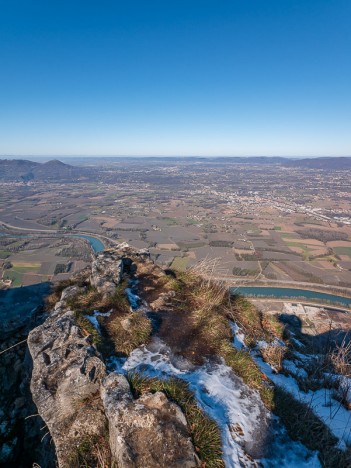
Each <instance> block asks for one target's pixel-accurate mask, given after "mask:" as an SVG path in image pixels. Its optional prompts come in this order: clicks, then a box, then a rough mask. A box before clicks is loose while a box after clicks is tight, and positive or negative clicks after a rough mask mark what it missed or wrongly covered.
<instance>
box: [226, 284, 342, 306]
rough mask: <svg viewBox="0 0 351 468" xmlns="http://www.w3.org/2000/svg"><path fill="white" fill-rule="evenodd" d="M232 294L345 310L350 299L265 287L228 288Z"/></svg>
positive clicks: (305, 291) (315, 292) (321, 293)
mask: <svg viewBox="0 0 351 468" xmlns="http://www.w3.org/2000/svg"><path fill="white" fill-rule="evenodd" d="M230 291H231V292H232V293H233V294H242V295H243V296H247V297H252V298H261V297H262V298H275V299H280V300H282V299H286V300H290V301H299V300H301V299H302V300H307V301H312V303H315V302H318V303H323V304H328V305H333V304H336V305H342V306H344V307H346V308H351V298H350V297H345V296H339V295H335V294H329V293H325V292H318V291H314V290H308V289H297V288H280V287H267V286H238V287H236V288H230Z"/></svg>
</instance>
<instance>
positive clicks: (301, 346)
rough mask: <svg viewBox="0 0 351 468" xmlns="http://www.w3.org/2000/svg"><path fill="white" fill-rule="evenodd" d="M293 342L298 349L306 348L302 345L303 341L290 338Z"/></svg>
mask: <svg viewBox="0 0 351 468" xmlns="http://www.w3.org/2000/svg"><path fill="white" fill-rule="evenodd" d="M290 340H291V341H293V343H294V344H295V345H296V346H297V347H298V348H304V347H305V345H304V344H303V343H301V341H299V340H297V339H296V338H290Z"/></svg>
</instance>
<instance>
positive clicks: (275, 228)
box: [273, 226, 282, 231]
mask: <svg viewBox="0 0 351 468" xmlns="http://www.w3.org/2000/svg"><path fill="white" fill-rule="evenodd" d="M273 230H274V231H281V230H282V227H281V226H274V228H273Z"/></svg>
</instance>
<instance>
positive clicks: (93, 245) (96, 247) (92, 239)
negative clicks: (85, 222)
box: [0, 232, 105, 253]
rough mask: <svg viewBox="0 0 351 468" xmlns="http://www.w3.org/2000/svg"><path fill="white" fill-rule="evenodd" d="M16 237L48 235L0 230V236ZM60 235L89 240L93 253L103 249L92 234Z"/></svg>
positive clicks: (99, 241)
mask: <svg viewBox="0 0 351 468" xmlns="http://www.w3.org/2000/svg"><path fill="white" fill-rule="evenodd" d="M53 234H54V235H55V236H57V237H60V235H59V234H57V233H55V232H53ZM7 236H8V237H16V238H18V239H26V238H30V237H32V238H40V237H48V236H45V235H40V234H10V233H8V232H0V237H7ZM62 237H79V238H80V239H85V240H87V241H88V242H89V244H90V245H91V248H92V249H93V251H94V252H95V253H98V252H102V251H103V250H105V246H104V244H103V243H102V242H101V240H100V239H98V238H97V237H93V236H86V235H84V234H62Z"/></svg>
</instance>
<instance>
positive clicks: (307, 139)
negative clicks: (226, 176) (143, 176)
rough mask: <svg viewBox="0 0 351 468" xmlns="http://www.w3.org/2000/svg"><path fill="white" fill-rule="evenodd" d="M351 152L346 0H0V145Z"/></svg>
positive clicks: (10, 151)
mask: <svg viewBox="0 0 351 468" xmlns="http://www.w3.org/2000/svg"><path fill="white" fill-rule="evenodd" d="M99 154H102V155H293V156H295V155H296V156H318V155H351V1H350V0H231V1H226V0H223V1H220V0H217V1H208V0H201V1H200V0H199V1H197V0H196V1H194V0H167V1H165V0H163V1H154V0H148V1H147V0H124V1H118V0H114V1H106V0H100V1H96V0H94V1H92V0H84V1H79V0H74V1H73V0H70V1H66V0H61V1H56V0H50V1H48V0H46V1H41V0H39V1H37V0H11V1H9V0H0V155H99Z"/></svg>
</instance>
